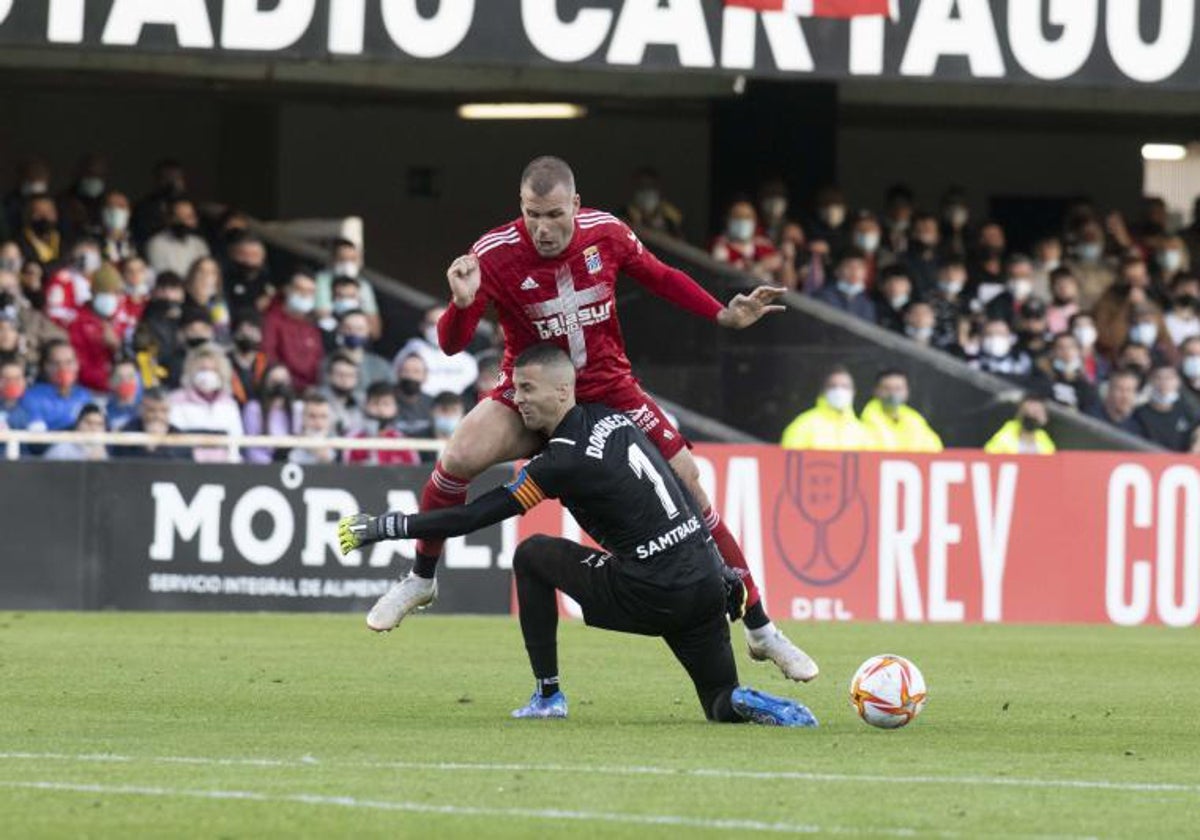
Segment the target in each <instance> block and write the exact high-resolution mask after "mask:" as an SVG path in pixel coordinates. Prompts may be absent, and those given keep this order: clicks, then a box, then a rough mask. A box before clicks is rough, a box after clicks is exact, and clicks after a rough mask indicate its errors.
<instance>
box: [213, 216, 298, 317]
mask: <svg viewBox="0 0 1200 840" xmlns="http://www.w3.org/2000/svg"><path fill="white" fill-rule="evenodd" d="M221 273H222V276H223V277H224V280H225V298H226V302H227V303H228V304H229V308H230V310H232V311H236V310H241V309H249V308H254V309H257V310H258V311H259V312H262V311H264V310H266V309H267V307H268V306H270V305H271V303H272V301H274V299H275V285H274V284H273V283H272V281H271V273H270V270H269V269H268V267H267V246H266V245H264V244H263V241H262V240H261V239H259V238H258V237H256V236H254V235H253V234H250V233H236V234H235V235H233V236H232V237H231V238H230V240H229V245H228V247H227V250H226V260H225V263H224V264H223V265H222V267H221ZM315 305H316V304H315V302H314V307H315Z"/></svg>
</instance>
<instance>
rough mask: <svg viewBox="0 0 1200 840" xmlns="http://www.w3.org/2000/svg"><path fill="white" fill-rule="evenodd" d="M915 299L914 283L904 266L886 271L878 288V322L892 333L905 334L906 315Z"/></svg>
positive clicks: (893, 267)
mask: <svg viewBox="0 0 1200 840" xmlns="http://www.w3.org/2000/svg"><path fill="white" fill-rule="evenodd" d="M912 299H913V288H912V281H911V280H909V279H908V273H907V272H906V271H905V269H904V267H903V266H899V265H893V266H891V267H889V268H886V269H884V272H883V276H882V277H881V278H880V281H879V285H878V287H877V297H876V302H875V313H876V322H877V323H878V324H879V326H881V327H883V328H884V329H886V330H890V331H891V332H904V313H905V310H906V309H907V307H908V304H909V302H910V301H912Z"/></svg>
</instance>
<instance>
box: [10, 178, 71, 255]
mask: <svg viewBox="0 0 1200 840" xmlns="http://www.w3.org/2000/svg"><path fill="white" fill-rule="evenodd" d="M20 242H21V253H22V254H24V256H25V258H26V259H28V260H34V261H36V262H39V263H41V264H42V265H44V266H49V265H52V264H53V263H56V262H58V261H59V260H60V259H62V256H63V253H64V251H65V248H66V239H65V238H64V236H63V235H62V232H61V231H60V230H59V224H58V208H57V206H55V204H54V199H52V198H51V197H50V196H48V195H35V196H32V197H30V199H29V201H28V202H27V203H26V206H25V223H24V225H23V226H22V227H21V234H20Z"/></svg>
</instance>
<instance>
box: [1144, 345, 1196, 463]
mask: <svg viewBox="0 0 1200 840" xmlns="http://www.w3.org/2000/svg"><path fill="white" fill-rule="evenodd" d="M1181 385H1182V383H1181V382H1180V378H1179V372H1178V371H1177V370H1175V368H1173V367H1170V366H1168V365H1159V366H1157V367H1155V368H1154V370H1153V372H1151V374H1150V398H1149V400H1147V402H1146V404H1145V405H1143V406H1142V407H1141V408H1139V409H1138V410H1137V411H1135V412H1134V413H1133V416H1134V419H1135V420H1136V421H1137V423H1138V425H1140V426H1141V427H1142V436H1143V437H1144V438H1146V440H1148V441H1150V442H1152V443H1156V444H1158V445H1159V446H1161V447H1162V448H1163V449H1168V450H1170V451H1172V452H1187V451H1188V450H1189V449H1190V448H1191V443H1192V431H1193V430H1194V429H1195V428H1196V425H1197V424H1198V423H1200V417H1198V416H1197V415H1196V414H1194V413H1193V412H1192V411H1191V410H1190V409H1188V407H1187V406H1186V405H1184V403H1183V402H1181V401H1180V399H1179V395H1180V388H1181Z"/></svg>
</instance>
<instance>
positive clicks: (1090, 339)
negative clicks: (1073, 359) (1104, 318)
mask: <svg viewBox="0 0 1200 840" xmlns="http://www.w3.org/2000/svg"><path fill="white" fill-rule="evenodd" d="M1075 340H1076V341H1078V342H1079V343H1080V344H1081V345H1083V349H1085V350H1090V349H1091V347H1092V345H1094V344H1095V343H1096V328H1095V327H1091V326H1083V327H1076V328H1075Z"/></svg>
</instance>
